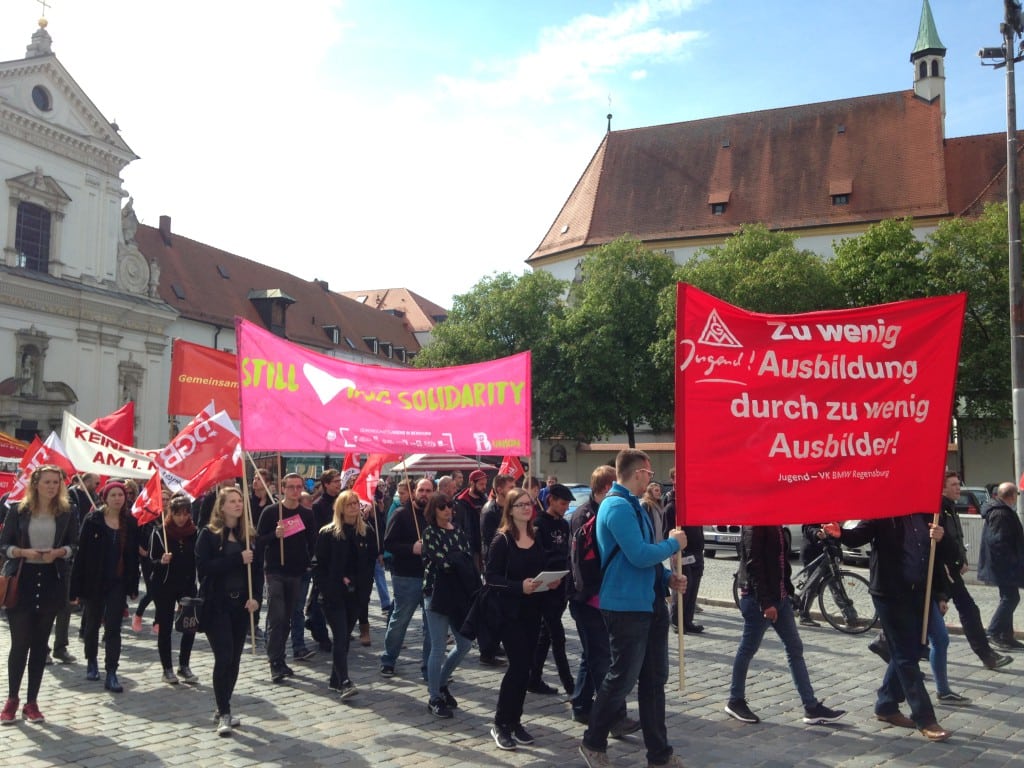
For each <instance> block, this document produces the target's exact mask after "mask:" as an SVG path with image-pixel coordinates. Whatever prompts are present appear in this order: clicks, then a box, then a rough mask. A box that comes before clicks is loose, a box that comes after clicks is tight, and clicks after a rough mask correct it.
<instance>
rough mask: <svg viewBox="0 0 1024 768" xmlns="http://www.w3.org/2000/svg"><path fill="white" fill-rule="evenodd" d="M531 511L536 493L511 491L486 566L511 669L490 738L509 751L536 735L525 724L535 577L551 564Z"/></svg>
mask: <svg viewBox="0 0 1024 768" xmlns="http://www.w3.org/2000/svg"><path fill="white" fill-rule="evenodd" d="M533 511H534V501H533V497H532V496H530V494H529V493H528V492H527V491H525V490H523V489H521V488H514V489H512V490H511V491H509V493H508V495H507V496H506V497H505V508H504V510H503V511H502V516H501V526H500V527H499V528H498V535H497V536H495V537H494V541H492V542H491V547H490V549H489V550H488V553H487V566H486V568H485V576H486V579H487V583H488V584H489V585H491V586H492V587H495V588H497V589H498V590H500V592H501V596H500V599H502V600H503V610H502V614H503V622H502V627H501V637H500V638H499V640H500V641H501V642H502V643H504V645H505V653H506V654H507V655H508V667H507V668H506V670H505V676H504V677H503V678H502V679H501V687H500V688H499V689H498V706H497V708H496V710H495V712H494V726H493V727H492V728H491V737H492V738H493V739H494V743H495V744H497V745H498V748H499V749H505V750H512V749H515V748H516V745H517V744H532V743H533V736H531V735H530V733H529V731H527V730H526V729H525V728H524V727H523V724H522V717H523V703H524V702H525V700H526V689H527V685H528V684H529V679H530V667H531V664H532V661H533V652H534V649H535V648H536V647H537V637H538V635H539V634H540V620H541V600H540V594H535V593H536V591H537V587H538V586H540V582H539V581H537V580H536V578H535V577H536V576H537V575H539V574H540V573H541V572H542V571H543V570H544V569H545V566H546V564H547V552H545V550H544V547H543V546H542V545H541V543H540V542H539V541H537V537H536V533H535V532H534V528H533ZM560 583H561V582H558V583H556V584H554V585H553V587H554V588H557V587H558V586H559V585H560Z"/></svg>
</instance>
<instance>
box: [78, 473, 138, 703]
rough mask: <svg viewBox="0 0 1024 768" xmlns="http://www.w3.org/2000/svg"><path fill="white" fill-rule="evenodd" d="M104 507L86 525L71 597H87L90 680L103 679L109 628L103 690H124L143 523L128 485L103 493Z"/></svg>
mask: <svg viewBox="0 0 1024 768" xmlns="http://www.w3.org/2000/svg"><path fill="white" fill-rule="evenodd" d="M100 497H101V499H102V500H103V505H102V506H101V507H100V508H99V509H96V510H94V511H92V512H90V513H89V514H88V515H86V518H85V520H83V521H82V531H81V533H80V534H79V539H78V554H77V556H76V557H75V563H74V566H73V567H72V570H71V599H72V600H74V599H76V598H77V599H81V601H82V602H83V603H84V606H83V610H84V617H85V619H84V620H85V658H86V673H85V679H86V680H99V679H100V673H99V666H98V663H97V655H98V652H99V633H100V624H101V623H102V624H103V636H104V645H103V653H104V660H103V661H104V670H105V671H106V681H105V682H104V684H103V687H104V688H106V689H107V690H108V691H111V692H112V693H121V692H122V691H124V688H123V687H122V686H121V683H120V682H119V681H118V679H117V665H118V662H119V660H120V658H121V620H122V619H123V618H124V608H125V605H127V599H128V598H129V597H130V598H132V599H135V598H137V597H138V596H139V541H138V525H137V524H136V522H135V518H134V517H132V516H131V514H130V512H129V511H128V505H127V498H128V496H127V493H126V492H125V485H124V483H122V482H120V481H118V480H111V481H110V482H108V483H107V484H106V485H105V486H103V490H102V491H100Z"/></svg>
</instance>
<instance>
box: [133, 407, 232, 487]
mask: <svg viewBox="0 0 1024 768" xmlns="http://www.w3.org/2000/svg"><path fill="white" fill-rule="evenodd" d="M153 463H154V464H156V466H157V468H158V469H159V471H160V475H161V478H162V479H163V481H164V483H166V485H167V487H168V488H170V489H171V491H172V492H174V493H187V494H188V495H189V496H191V497H192V498H196V497H198V496H200V495H201V494H203V493H205V492H206V491H208V490H210V489H211V488H213V486H215V485H216V484H217V483H219V482H221V481H222V480H230V479H231V478H234V477H240V476H241V475H242V448H241V444H240V442H239V439H238V432H236V431H235V425H234V424H232V423H231V419H230V418H228V415H227V413H226V412H224V411H218V412H217V413H215V414H213V415H212V416H211V415H209V413H208V412H207V411H203V412H202V413H200V414H199V415H198V416H196V418H194V419H193V420H192V421H190V422H189V423H188V426H186V427H185V428H184V429H183V430H182V431H181V432H179V433H178V434H177V436H175V438H174V439H173V440H172V441H171V442H170V443H169V444H168V445H167V447H166V448H164V449H163V450H161V451H160V452H159V453H157V455H156V456H155V457H154V458H153Z"/></svg>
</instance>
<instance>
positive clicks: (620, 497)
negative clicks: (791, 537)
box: [579, 448, 686, 768]
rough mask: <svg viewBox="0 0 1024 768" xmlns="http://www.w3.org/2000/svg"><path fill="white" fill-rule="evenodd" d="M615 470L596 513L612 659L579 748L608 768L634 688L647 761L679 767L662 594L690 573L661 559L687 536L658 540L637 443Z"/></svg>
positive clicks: (682, 585) (590, 761)
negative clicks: (676, 571)
mask: <svg viewBox="0 0 1024 768" xmlns="http://www.w3.org/2000/svg"><path fill="white" fill-rule="evenodd" d="M615 475H616V478H617V479H618V482H616V483H613V484H612V487H611V490H610V491H609V492H608V495H607V496H605V498H604V501H602V502H601V506H600V509H599V510H598V515H597V546H598V550H599V551H600V553H601V564H602V568H603V569H604V578H603V579H602V581H601V592H600V604H601V613H602V615H603V616H604V620H605V624H606V625H607V627H608V637H609V644H610V646H611V654H612V664H611V668H610V669H609V670H608V674H607V675H606V676H605V678H604V682H603V683H602V684H601V689H600V690H599V691H598V693H597V698H596V699H595V701H594V707H593V709H592V710H591V713H590V724H589V726H588V728H587V730H586V732H585V733H584V734H583V741H582V742H581V743H580V748H579V751H580V755H581V756H582V757H583V760H584V761H585V762H586V764H587V765H588V766H589V768H598V767H599V766H602V767H603V766H608V765H610V763H609V762H608V756H607V754H606V751H607V748H608V733H609V731H610V730H611V727H612V725H614V724H615V723H616V721H618V719H619V718H620V717H621V714H622V707H623V705H624V703H625V700H626V696H627V695H628V694H629V692H630V691H632V690H633V687H634V686H637V699H638V700H639V703H640V722H641V724H642V726H643V734H644V745H645V746H646V747H647V765H648V766H663V765H667V766H675V767H676V768H681V766H682V765H683V763H682V760H680V758H679V756H678V755H674V754H673V753H672V745H671V744H669V743H668V728H667V727H666V725H665V684H666V683H667V682H668V625H669V620H668V608H667V606H666V605H665V596H666V594H667V593H666V588H667V587H670V588H672V589H674V590H676V591H679V592H684V591H685V590H686V577H685V576H673V575H672V572H671V571H669V570H668V569H667V568H665V567H664V566H663V565H662V562H663V561H664V560H667V559H668V558H670V557H671V556H672V555H674V554H676V553H677V552H679V551H680V550H681V549H682V548H683V547H685V546H686V534H685V533H683V531H682V530H680V529H678V528H677V529H675V530H673V531H672V532H671V534H670V536H669V538H668V539H666V540H665V541H660V542H658V539H657V538H656V537H655V535H654V530H653V529H652V528H651V523H650V518H649V517H648V516H647V514H646V513H645V512H644V509H643V507H641V506H640V499H639V498H638V497H639V496H640V494H642V493H643V491H644V489H645V488H646V487H647V485H648V483H650V482H651V480H653V479H654V472H653V471H651V460H650V458H648V456H647V454H646V453H644V452H643V451H638V450H635V449H632V448H627V449H625V450H622V451H620V452H619V455H618V456H616V458H615ZM655 542H657V543H655Z"/></svg>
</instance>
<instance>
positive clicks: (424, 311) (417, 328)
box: [341, 288, 448, 333]
mask: <svg viewBox="0 0 1024 768" xmlns="http://www.w3.org/2000/svg"><path fill="white" fill-rule="evenodd" d="M341 295H342V296H348V297H349V298H350V299H354V300H355V301H358V302H360V303H362V304H365V305H366V306H368V307H373V308H375V309H379V310H381V311H382V312H392V313H394V312H399V313H401V314H400V315H399V316H400V317H402V318H404V319H405V322H406V327H408V328H409V329H410V330H412V331H414V332H417V333H420V332H424V331H430V330H433V328H434V326H435V325H437V323H438V322H439V321H438V320H436V319H435V318H438V317H447V316H448V310H447V309H445V308H444V307H442V306H440V305H439V304H435V303H434V302H432V301H431V300H430V299H425V298H423V297H422V296H420V295H419V294H418V293H416V292H415V291H410V290H409V289H408V288H375V289H373V290H367V291H342V292H341Z"/></svg>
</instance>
